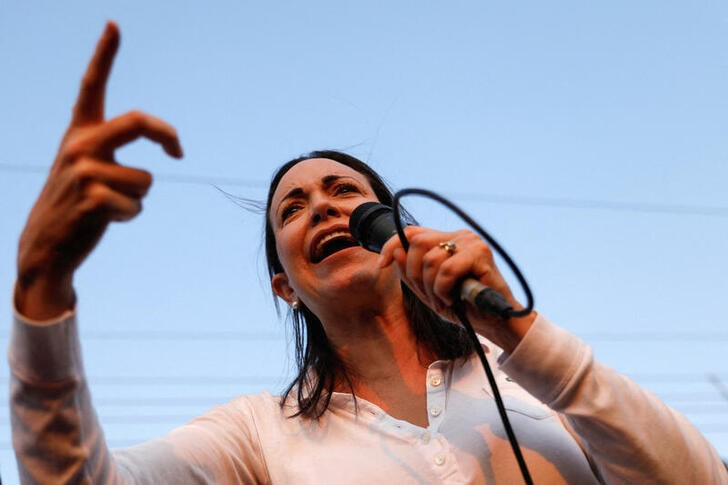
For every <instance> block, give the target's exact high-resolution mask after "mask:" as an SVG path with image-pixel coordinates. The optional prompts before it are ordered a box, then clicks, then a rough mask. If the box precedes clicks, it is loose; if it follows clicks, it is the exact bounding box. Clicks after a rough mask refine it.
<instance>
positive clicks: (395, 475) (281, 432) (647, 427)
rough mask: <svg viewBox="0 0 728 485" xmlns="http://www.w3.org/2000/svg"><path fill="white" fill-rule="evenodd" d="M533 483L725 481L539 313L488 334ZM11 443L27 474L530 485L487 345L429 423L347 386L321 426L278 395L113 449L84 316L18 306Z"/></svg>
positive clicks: (436, 369)
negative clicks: (483, 360) (92, 374)
mask: <svg viewBox="0 0 728 485" xmlns="http://www.w3.org/2000/svg"><path fill="white" fill-rule="evenodd" d="M483 347H484V349H485V350H486V356H487V358H488V360H489V362H490V363H491V366H492V367H493V368H494V372H495V375H496V380H497V382H498V386H499V388H500V390H501V393H502V395H503V397H504V402H505V405H506V408H507V409H508V415H509V418H510V420H511V423H512V425H513V428H514V431H515V434H516V436H517V437H518V439H519V442H520V445H521V449H522V451H523V454H524V456H525V459H526V462H527V463H528V467H529V469H530V472H531V475H532V477H533V479H534V482H535V483H536V484H547V483H573V484H577V483H578V484H588V483H598V482H599V481H600V480H601V481H604V482H606V483H630V484H638V483H639V484H646V483H660V484H665V483H675V484H724V483H725V484H728V473H726V470H725V467H724V466H723V463H722V462H721V460H720V458H719V457H718V455H717V453H716V452H715V450H714V449H713V448H712V447H711V446H710V444H709V443H708V442H707V441H706V440H705V439H704V438H703V437H702V435H701V434H700V433H699V432H698V431H697V430H696V429H695V428H694V427H693V426H692V425H691V424H690V423H688V422H687V420H686V419H685V418H684V417H683V416H682V415H680V414H679V413H677V412H676V411H674V410H673V409H671V408H669V407H667V406H666V405H664V404H663V403H662V402H661V401H660V400H659V399H658V398H657V397H655V396H654V395H652V394H651V393H649V392H647V391H645V390H643V389H641V388H640V387H638V386H637V385H636V384H634V383H633V382H631V381H630V380H629V379H627V378H625V377H623V376H621V375H619V374H617V373H616V372H614V371H612V370H610V369H608V368H606V367H605V366H602V365H600V364H599V363H597V362H596V361H594V358H593V355H592V352H591V349H590V348H589V347H588V346H586V345H585V344H584V343H583V342H582V341H580V340H579V339H578V338H576V337H575V336H573V335H571V334H569V333H568V332H566V331H565V330H562V329H560V328H558V327H556V326H555V325H553V324H551V323H549V322H548V321H547V320H546V319H545V318H543V317H542V316H539V317H538V318H537V319H536V321H535V323H534V325H533V327H532V328H531V329H530V330H529V332H528V334H527V335H526V337H525V338H524V339H523V341H522V342H521V343H520V344H519V345H518V347H517V348H516V350H515V351H514V352H513V353H512V354H511V355H506V354H504V353H503V352H502V351H501V350H500V349H498V348H497V347H495V346H494V345H492V344H491V343H489V342H487V341H485V340H483ZM9 358H10V364H11V370H12V380H11V387H12V389H11V407H12V420H13V423H12V424H13V446H14V448H15V452H16V455H17V460H18V466H19V470H20V476H21V479H22V480H23V481H24V482H27V483H94V484H95V483H150V484H151V483H174V484H184V483H276V484H279V483H303V484H306V483H362V484H363V483H366V484H371V483H397V484H398V485H405V484H423V483H448V484H459V483H472V484H481V483H483V484H485V483H488V484H491V483H506V484H511V483H522V479H521V475H520V471H519V469H518V467H517V464H516V461H515V458H514V457H513V454H512V451H511V449H510V445H509V443H508V441H507V438H506V436H505V432H504V430H503V427H502V424H501V422H500V418H499V416H498V413H497V410H496V407H495V403H494V401H493V399H492V392H491V390H490V388H489V386H488V383H487V381H486V379H485V375H484V373H483V371H482V368H481V367H480V362H479V360H478V359H477V356H475V355H473V356H471V357H470V358H467V359H461V360H458V361H454V362H451V361H437V362H434V363H432V364H431V365H430V367H429V369H428V372H427V407H428V417H429V425H428V427H427V428H421V427H419V426H415V425H413V424H411V423H408V422H405V421H401V420H397V419H395V418H393V417H391V416H389V415H387V414H386V413H385V412H384V411H382V410H381V409H380V408H378V407H377V406H375V405H373V404H371V403H369V402H367V401H365V400H363V399H361V398H358V399H357V400H356V402H357V404H358V409H357V408H356V407H355V404H354V400H353V398H352V396H350V395H348V394H341V393H336V394H334V396H333V397H332V401H331V405H330V407H329V410H328V411H327V412H326V413H325V414H324V416H323V417H322V418H321V419H320V420H319V421H312V420H308V419H304V418H288V416H289V415H290V414H292V410H293V408H291V407H284V408H283V409H281V407H280V406H279V402H280V400H279V398H278V397H275V396H271V395H270V394H268V393H261V394H257V395H249V396H242V397H239V398H237V399H235V400H233V401H231V402H229V403H227V404H224V405H222V406H219V407H216V408H214V409H213V410H211V411H209V412H208V413H206V414H204V415H203V416H201V417H199V418H196V419H194V420H193V421H191V422H190V423H188V424H186V425H184V426H182V427H180V428H177V429H175V430H173V431H172V432H171V433H170V434H169V435H168V436H166V437H164V438H161V439H157V440H153V441H150V442H147V443H144V444H141V445H138V446H134V447H131V448H128V449H124V450H115V451H112V452H110V451H109V450H108V449H107V447H106V444H105V441H104V436H103V432H102V430H101V428H100V426H99V424H98V422H97V419H96V416H95V413H94V409H93V406H92V404H91V398H90V393H89V390H88V387H87V385H86V379H85V376H84V371H83V365H82V361H81V352H80V346H79V340H78V334H77V327H76V321H75V317H74V315H73V314H72V313H69V314H68V315H66V316H64V317H63V318H62V319H60V320H59V321H58V322H55V323H53V324H52V325H45V326H39V325H36V324H34V323H33V322H29V321H27V320H24V319H23V318H22V317H20V316H19V315H16V317H15V323H14V328H13V335H12V338H11V344H10V352H9Z"/></svg>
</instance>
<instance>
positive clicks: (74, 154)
mask: <svg viewBox="0 0 728 485" xmlns="http://www.w3.org/2000/svg"><path fill="white" fill-rule="evenodd" d="M87 145H88V143H87V142H86V140H85V139H84V137H81V136H74V137H71V138H69V139H68V140H66V142H65V143H64V144H63V148H62V152H63V156H64V157H65V158H68V159H76V158H79V157H81V156H82V155H84V154H85V153H86V149H87Z"/></svg>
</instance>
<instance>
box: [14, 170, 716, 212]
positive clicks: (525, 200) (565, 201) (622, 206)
mask: <svg viewBox="0 0 728 485" xmlns="http://www.w3.org/2000/svg"><path fill="white" fill-rule="evenodd" d="M48 170H49V167H46V166H40V165H22V164H12V163H0V171H4V172H11V173H27V174H45V173H48ZM154 178H155V180H157V181H160V182H167V183H180V184H191V185H208V186H218V185H221V186H238V187H246V188H259V189H265V188H267V187H268V182H266V181H263V180H255V179H243V178H235V177H210V176H204V175H185V174H173V173H158V174H155V175H154ZM446 195H447V196H448V197H451V198H453V199H456V200H459V201H474V202H485V203H490V204H502V205H521V206H529V207H553V208H562V209H582V210H608V211H618V212H633V213H645V214H668V215H686V216H707V217H719V218H728V207H724V206H702V205H691V204H657V203H651V202H620V201H612V200H603V199H577V198H565V197H534V196H524V195H499V194H485V193H477V194H476V193H454V192H450V193H446Z"/></svg>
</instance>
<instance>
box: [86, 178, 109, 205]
mask: <svg viewBox="0 0 728 485" xmlns="http://www.w3.org/2000/svg"><path fill="white" fill-rule="evenodd" d="M86 199H87V200H88V209H89V210H91V211H94V210H98V209H102V208H104V207H106V206H107V205H108V204H109V201H110V196H109V189H107V188H106V187H105V186H103V185H102V184H98V183H96V184H89V186H88V188H87V189H86Z"/></svg>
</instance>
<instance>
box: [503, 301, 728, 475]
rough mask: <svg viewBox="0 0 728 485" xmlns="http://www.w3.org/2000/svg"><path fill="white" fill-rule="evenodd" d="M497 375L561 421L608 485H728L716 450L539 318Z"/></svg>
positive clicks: (681, 419)
mask: <svg viewBox="0 0 728 485" xmlns="http://www.w3.org/2000/svg"><path fill="white" fill-rule="evenodd" d="M501 370H503V371H504V372H505V373H506V374H508V375H509V376H510V377H511V378H512V379H514V380H515V381H516V382H518V383H519V384H520V385H521V386H522V387H523V388H525V389H526V390H527V391H528V392H529V393H531V394H532V395H533V396H535V397H536V398H538V399H540V400H541V401H542V402H543V403H544V404H546V405H548V406H549V407H550V408H551V409H553V410H554V411H557V412H559V413H561V414H562V415H563V416H564V417H565V419H566V421H567V422H568V424H569V425H570V426H567V428H570V431H571V432H572V433H574V434H575V437H576V439H577V440H578V441H579V442H580V444H581V445H582V447H583V448H584V449H585V450H586V452H587V454H588V455H589V457H590V459H591V460H592V461H593V463H594V464H595V466H596V467H597V468H598V470H599V472H600V474H601V476H602V478H603V479H604V480H605V481H606V483H660V484H672V483H674V484H685V483H705V484H708V483H711V484H722V483H723V484H724V483H728V473H726V469H725V466H724V465H723V462H722V461H721V460H720V458H719V457H718V454H717V453H716V451H715V449H714V448H713V447H712V446H711V445H710V444H709V443H708V442H707V441H706V440H705V438H704V437H703V436H702V435H701V434H700V432H698V430H697V429H696V428H695V427H694V426H693V425H692V424H690V423H689V422H688V420H687V419H686V418H685V417H684V416H683V415H681V414H680V413H678V412H677V411H675V410H674V409H672V408H670V407H668V406H667V405H665V404H664V403H663V402H662V401H661V400H660V399H659V398H658V397H657V396H655V395H654V394H652V393H650V392H649V391H647V390H645V389H642V388H640V387H639V386H638V385H637V384H635V383H634V382H632V381H631V380H630V379H628V378H626V377H624V376H622V375H620V374H618V373H617V372H615V371H614V370H612V369H609V368H608V367H606V366H604V365H602V364H600V363H598V362H596V361H595V360H594V355H593V352H592V350H591V348H590V347H589V346H587V345H586V344H585V343H584V342H582V341H581V340H580V339H578V338H577V337H576V336H574V335H572V334H570V333H569V332H567V331H566V330H563V329H561V328H559V327H557V326H555V325H553V324H552V323H550V322H549V321H548V320H546V319H545V318H544V317H542V316H541V315H539V316H538V317H537V319H536V321H535V322H534V324H533V326H532V327H531V329H530V330H529V332H528V333H527V334H526V337H525V338H524V339H523V340H522V341H521V343H520V344H519V345H518V346H517V347H516V349H515V350H514V352H513V353H512V354H510V355H505V354H504V355H503V356H502V360H501Z"/></svg>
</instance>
